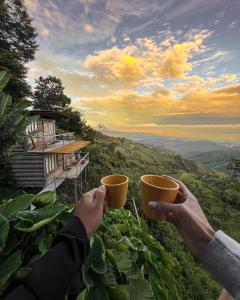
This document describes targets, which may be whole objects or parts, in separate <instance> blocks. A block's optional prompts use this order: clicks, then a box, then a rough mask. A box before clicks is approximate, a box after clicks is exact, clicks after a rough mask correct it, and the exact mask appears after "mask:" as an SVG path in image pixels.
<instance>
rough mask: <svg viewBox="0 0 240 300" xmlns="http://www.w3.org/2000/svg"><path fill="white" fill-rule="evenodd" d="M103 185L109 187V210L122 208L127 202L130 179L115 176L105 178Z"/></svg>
mask: <svg viewBox="0 0 240 300" xmlns="http://www.w3.org/2000/svg"><path fill="white" fill-rule="evenodd" d="M101 184H104V185H105V186H106V187H107V196H106V198H107V203H108V207H109V208H122V207H123V206H124V204H125V203H126V200H127V192H128V177H127V176H125V175H120V174H114V175H109V176H106V177H103V178H102V179H101Z"/></svg>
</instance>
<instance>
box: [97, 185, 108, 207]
mask: <svg viewBox="0 0 240 300" xmlns="http://www.w3.org/2000/svg"><path fill="white" fill-rule="evenodd" d="M106 193H107V188H106V186H105V185H101V186H100V187H99V188H98V189H97V190H96V194H95V199H96V202H97V205H100V206H101V205H103V203H104V199H105V197H106Z"/></svg>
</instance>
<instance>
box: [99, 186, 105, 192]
mask: <svg viewBox="0 0 240 300" xmlns="http://www.w3.org/2000/svg"><path fill="white" fill-rule="evenodd" d="M99 190H101V191H103V192H106V190H107V188H106V186H105V185H103V184H102V185H100V187H99Z"/></svg>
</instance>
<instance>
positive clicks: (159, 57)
mask: <svg viewBox="0 0 240 300" xmlns="http://www.w3.org/2000/svg"><path fill="white" fill-rule="evenodd" d="M209 36H210V32H209V31H207V30H202V31H195V33H194V34H192V36H191V40H189V41H187V42H182V43H177V42H175V43H174V41H175V38H174V37H173V36H170V37H168V38H167V39H165V40H164V41H163V42H161V43H157V42H156V41H155V40H153V39H151V38H139V39H137V40H136V43H135V44H134V45H129V46H125V47H123V48H119V47H116V46H115V47H113V48H110V49H106V50H101V51H98V52H96V53H95V54H92V55H89V56H87V58H86V59H85V61H84V64H83V66H84V68H85V69H86V70H87V71H88V72H90V73H91V74H92V76H96V78H98V80H99V81H100V82H102V84H104V85H108V86H109V87H111V88H113V87H114V88H120V87H121V88H133V87H136V86H145V87H147V85H152V84H154V82H156V85H158V86H159V81H160V80H161V79H166V78H171V79H183V78H185V77H186V74H187V73H188V72H189V71H191V70H192V62H190V59H191V58H192V55H193V54H194V53H197V52H198V51H200V50H201V49H202V47H203V42H204V40H205V39H206V38H208V37H209ZM173 43H174V44H173Z"/></svg>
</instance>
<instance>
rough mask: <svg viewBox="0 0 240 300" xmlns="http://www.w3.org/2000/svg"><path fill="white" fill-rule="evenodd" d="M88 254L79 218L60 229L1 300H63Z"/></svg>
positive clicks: (85, 237) (85, 235)
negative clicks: (20, 279) (53, 239)
mask: <svg viewBox="0 0 240 300" xmlns="http://www.w3.org/2000/svg"><path fill="white" fill-rule="evenodd" d="M88 253H89V240H88V237H87V234H86V231H85V228H84V226H83V224H82V222H81V221H80V219H79V218H77V217H73V218H72V220H71V221H70V222H69V223H68V224H67V225H66V226H65V227H64V228H63V230H62V231H61V232H60V234H59V235H58V237H57V238H56V240H55V242H54V245H53V247H52V248H51V249H50V251H49V252H48V253H47V254H45V255H44V256H43V257H42V258H41V259H40V260H39V261H38V262H36V263H35V264H34V265H33V268H32V272H31V273H30V275H29V276H28V277H27V278H26V279H25V280H24V281H23V282H22V285H20V286H18V287H17V288H16V289H15V290H13V291H12V292H11V293H10V294H9V295H8V296H7V297H6V298H5V300H63V299H64V297H65V295H66V293H67V291H68V288H69V286H70V284H71V282H72V279H73V278H74V276H75V275H76V273H77V272H78V271H79V269H80V268H81V266H82V263H83V261H84V259H85V258H86V257H87V255H88Z"/></svg>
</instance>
